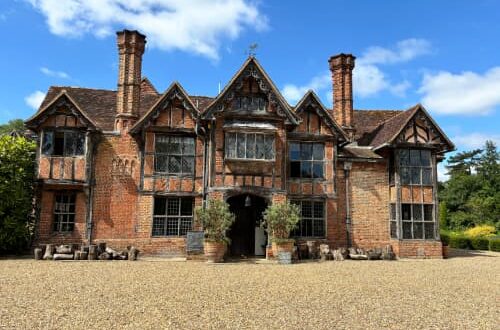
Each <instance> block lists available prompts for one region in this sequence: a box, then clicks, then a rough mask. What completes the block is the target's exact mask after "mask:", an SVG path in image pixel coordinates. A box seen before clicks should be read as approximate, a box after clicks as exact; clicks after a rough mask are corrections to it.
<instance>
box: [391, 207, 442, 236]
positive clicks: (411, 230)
mask: <svg viewBox="0 0 500 330" xmlns="http://www.w3.org/2000/svg"><path fill="white" fill-rule="evenodd" d="M391 205H394V204H391ZM391 222H392V221H391ZM401 223H402V226H403V239H434V238H435V230H434V224H435V222H434V205H433V204H409V203H403V204H401ZM391 225H392V223H391ZM391 237H392V229H391Z"/></svg>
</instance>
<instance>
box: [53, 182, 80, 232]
mask: <svg viewBox="0 0 500 330" xmlns="http://www.w3.org/2000/svg"><path fill="white" fill-rule="evenodd" d="M76 195H77V194H76V192H73V191H72V192H56V193H54V204H53V210H52V232H53V233H55V234H68V233H72V232H74V230H75V223H76V202H77V198H76V197H77V196H76ZM58 199H62V201H58ZM58 204H65V206H64V209H66V210H61V209H59V208H58ZM71 206H72V209H73V211H71ZM62 219H65V220H64V221H63V220H62ZM64 225H66V228H68V226H69V227H71V229H66V230H63V228H64Z"/></svg>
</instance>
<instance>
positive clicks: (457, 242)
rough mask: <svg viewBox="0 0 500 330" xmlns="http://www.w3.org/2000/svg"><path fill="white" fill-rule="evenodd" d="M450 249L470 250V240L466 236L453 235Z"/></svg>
mask: <svg viewBox="0 0 500 330" xmlns="http://www.w3.org/2000/svg"><path fill="white" fill-rule="evenodd" d="M449 245H450V247H452V248H454V249H469V248H470V246H471V245H470V239H469V238H468V237H467V236H465V235H461V234H458V235H451V236H450V243H449Z"/></svg>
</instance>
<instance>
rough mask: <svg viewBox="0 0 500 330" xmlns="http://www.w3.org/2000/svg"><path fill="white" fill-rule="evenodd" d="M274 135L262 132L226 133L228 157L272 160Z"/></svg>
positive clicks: (226, 152)
mask: <svg viewBox="0 0 500 330" xmlns="http://www.w3.org/2000/svg"><path fill="white" fill-rule="evenodd" d="M274 149H275V146H274V135H273V134H263V133H233V132H228V133H226V145H225V154H226V158H228V159H254V160H274Z"/></svg>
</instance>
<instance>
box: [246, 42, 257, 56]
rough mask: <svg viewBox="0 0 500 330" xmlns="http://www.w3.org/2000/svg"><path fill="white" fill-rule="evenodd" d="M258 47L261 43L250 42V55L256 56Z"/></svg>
mask: <svg viewBox="0 0 500 330" xmlns="http://www.w3.org/2000/svg"><path fill="white" fill-rule="evenodd" d="M258 47H259V45H258V44H257V43H256V42H254V43H252V44H250V46H248V56H252V57H254V56H255V55H256V54H257V52H256V50H257V48H258Z"/></svg>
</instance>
